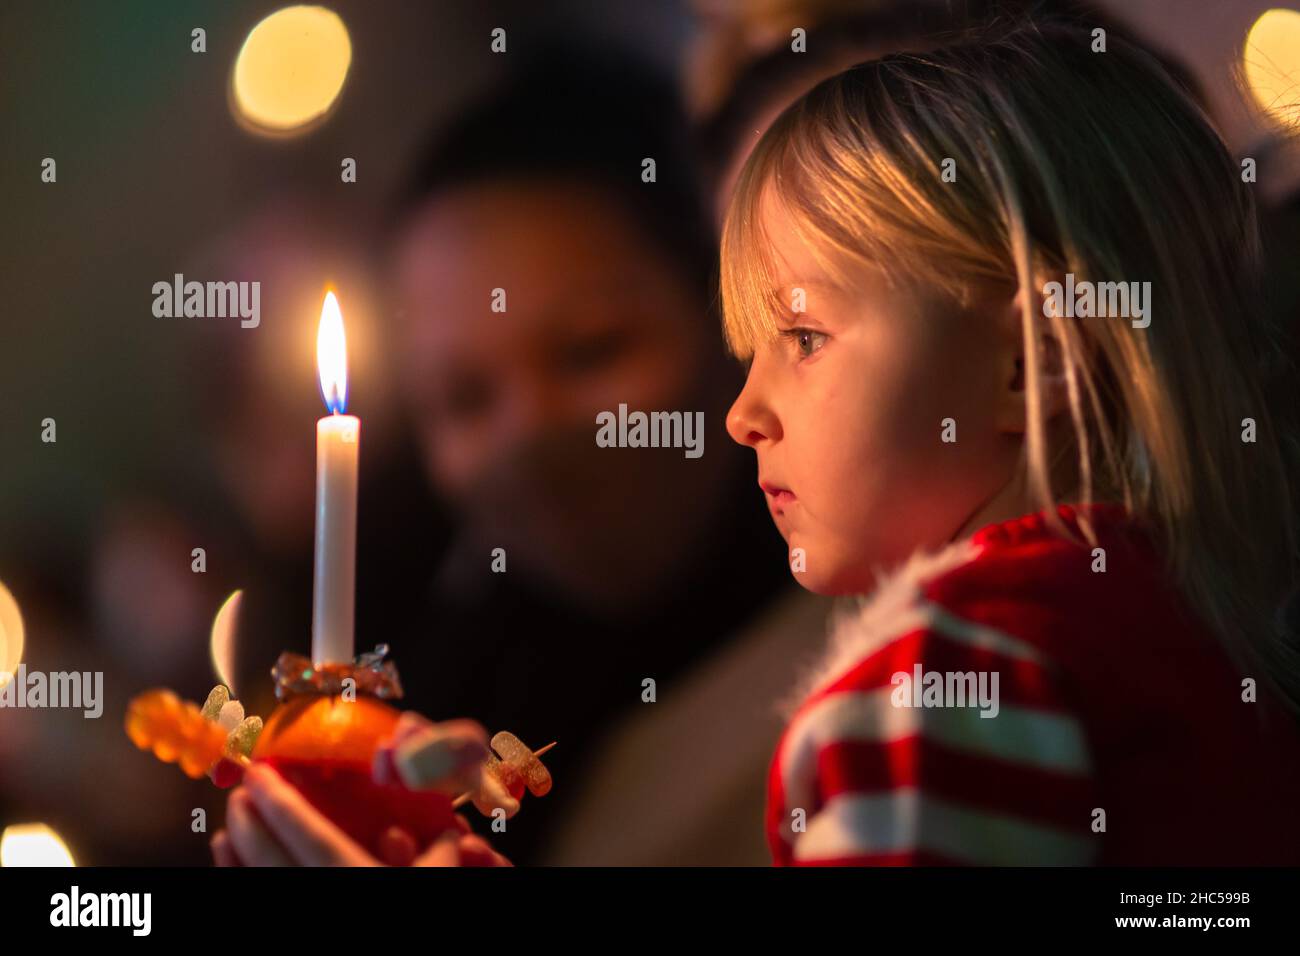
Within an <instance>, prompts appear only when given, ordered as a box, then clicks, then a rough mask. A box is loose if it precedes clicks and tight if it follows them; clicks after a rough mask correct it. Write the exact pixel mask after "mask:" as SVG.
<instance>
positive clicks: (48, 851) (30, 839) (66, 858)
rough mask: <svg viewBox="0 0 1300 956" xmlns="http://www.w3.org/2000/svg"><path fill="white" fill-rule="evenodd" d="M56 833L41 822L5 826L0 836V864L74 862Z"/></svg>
mask: <svg viewBox="0 0 1300 956" xmlns="http://www.w3.org/2000/svg"><path fill="white" fill-rule="evenodd" d="M76 865H77V864H76V863H74V862H73V861H72V853H71V852H70V851H69V850H68V847H67V844H65V843H64V842H63V840H62V838H60V836H59V835H58V834H57V833H55V832H54V831H53V830H51V829H50V828H49V827H47V826H46V825H45V824H44V823H20V824H16V825H14V826H11V827H5V831H4V835H3V836H0V866H76Z"/></svg>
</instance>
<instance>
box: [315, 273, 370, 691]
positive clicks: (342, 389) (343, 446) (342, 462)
mask: <svg viewBox="0 0 1300 956" xmlns="http://www.w3.org/2000/svg"><path fill="white" fill-rule="evenodd" d="M316 363H317V365H318V367H319V369H320V385H321V392H322V393H323V395H324V396H325V405H326V407H327V408H328V409H329V410H330V414H329V415H326V416H325V417H324V418H322V419H321V420H320V421H318V422H317V423H316V576H315V581H314V585H313V601H312V617H311V657H312V661H313V662H314V663H316V664H318V665H319V664H329V663H334V664H343V663H350V662H351V661H352V658H353V641H352V627H353V599H354V591H355V583H356V567H357V462H358V460H359V458H358V453H359V451H360V447H361V446H360V440H361V420H360V419H358V418H356V417H355V416H353V415H344V414H343V410H344V408H345V407H346V405H347V390H348V372H347V346H346V342H345V340H344V336H343V316H342V315H341V314H340V312H339V303H338V300H337V299H336V298H335V297H334V293H333V292H329V293H326V295H325V305H324V307H323V308H322V309H321V314H320V330H319V332H318V333H317V336H316Z"/></svg>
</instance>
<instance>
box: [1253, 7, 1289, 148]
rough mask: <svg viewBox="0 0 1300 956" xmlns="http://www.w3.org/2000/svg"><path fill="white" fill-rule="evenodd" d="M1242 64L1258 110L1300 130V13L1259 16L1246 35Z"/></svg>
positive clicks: (1284, 11)
mask: <svg viewBox="0 0 1300 956" xmlns="http://www.w3.org/2000/svg"><path fill="white" fill-rule="evenodd" d="M1241 65H1242V69H1243V70H1244V72H1245V75H1246V85H1247V86H1248V87H1249V88H1250V93H1251V95H1252V96H1253V97H1254V98H1255V103H1256V104H1257V105H1258V106H1259V108H1260V109H1261V110H1263V111H1264V113H1265V114H1266V115H1268V116H1269V117H1271V118H1272V119H1273V120H1275V121H1277V122H1279V123H1282V124H1283V125H1286V126H1292V127H1300V11H1296V10H1282V9H1273V10H1268V11H1265V12H1264V13H1262V14H1260V16H1259V19H1257V20H1256V21H1255V23H1254V25H1253V26H1252V27H1251V28H1250V32H1249V33H1248V34H1246V43H1245V46H1244V47H1243V49H1242V52H1241Z"/></svg>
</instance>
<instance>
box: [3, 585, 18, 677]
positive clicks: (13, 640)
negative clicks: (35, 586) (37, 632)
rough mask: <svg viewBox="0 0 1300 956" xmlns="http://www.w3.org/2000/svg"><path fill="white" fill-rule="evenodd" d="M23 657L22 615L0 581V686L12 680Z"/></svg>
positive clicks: (16, 603)
mask: <svg viewBox="0 0 1300 956" xmlns="http://www.w3.org/2000/svg"><path fill="white" fill-rule="evenodd" d="M22 659H23V617H22V614H21V613H19V611H18V602H17V601H15V600H14V596H13V595H12V594H10V593H9V589H8V588H7V587H5V586H4V582H2V581H0V687H4V686H5V684H7V683H9V681H11V680H13V675H14V674H16V673H17V672H18V664H19V663H20V662H21V661H22Z"/></svg>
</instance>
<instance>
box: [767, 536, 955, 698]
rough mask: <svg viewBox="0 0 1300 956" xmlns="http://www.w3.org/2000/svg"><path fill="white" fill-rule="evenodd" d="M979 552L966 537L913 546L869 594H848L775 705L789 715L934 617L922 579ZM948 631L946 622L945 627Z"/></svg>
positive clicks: (946, 570) (926, 579) (937, 573)
mask: <svg viewBox="0 0 1300 956" xmlns="http://www.w3.org/2000/svg"><path fill="white" fill-rule="evenodd" d="M979 553H980V549H979V547H978V546H977V545H976V544H975V542H974V540H973V539H971V538H965V539H963V540H961V541H957V542H955V543H953V544H950V545H948V546H947V547H946V548H944V549H943V550H941V551H938V552H934V553H924V552H917V553H916V554H914V555H912V557H910V558H908V559H907V561H906V562H904V563H903V564H902V565H901V566H900V567H899V568H898V569H897V570H895V571H893V572H892V573H891V574H889V575H888V576H887V577H884V578H882V579H881V581H880V584H879V585H877V587H876V589H875V591H873V592H872V593H871V594H870V595H864V596H861V597H856V598H852V599H850V600H851V603H850V604H849V605H848V606H847V607H841V608H839V609H837V611H836V612H835V613H834V614H833V616H832V620H831V626H830V639H829V641H828V642H827V647H826V650H825V652H824V653H823V654H822V656H821V658H820V659H819V660H817V661H816V662H815V663H814V664H813V665H812V666H811V667H810V668H807V669H806V671H805V673H804V675H803V677H802V678H801V679H800V680H799V682H798V684H797V685H796V686H795V688H794V689H793V690H792V691H791V693H790V694H789V695H788V696H787V697H786V698H784V699H783V700H782V701H781V702H780V704H779V705H778V706H779V708H780V711H781V713H782V715H783V716H784V717H785V718H786V719H787V720H788V719H789V718H790V717H791V716H792V715H793V713H794V711H795V710H796V709H797V708H798V707H799V705H800V704H802V703H803V702H804V701H805V700H807V699H808V697H809V696H810V695H812V694H813V693H815V692H816V691H818V690H819V689H821V688H822V687H824V686H826V685H827V684H829V683H831V682H832V681H834V680H835V679H836V678H837V677H839V676H840V675H841V674H843V673H844V672H845V671H847V670H848V669H849V668H850V667H852V666H853V665H854V664H856V663H857V662H858V661H860V660H862V658H864V657H866V656H867V655H868V654H870V653H871V652H872V651H874V650H877V649H879V648H881V647H883V646H884V645H885V644H887V643H888V642H890V641H891V640H893V639H894V638H896V637H898V636H899V635H900V634H904V633H907V632H908V631H911V630H915V629H916V628H917V627H920V626H922V625H923V624H927V623H930V621H931V620H932V619H933V611H934V608H932V607H930V606H927V605H926V604H925V603H924V602H923V601H922V600H921V589H922V588H923V587H925V585H926V584H927V583H928V582H930V581H932V580H934V579H935V578H937V577H940V576H942V575H944V574H947V573H948V572H949V571H952V570H953V569H955V568H959V567H961V566H962V565H963V564H967V563H969V562H970V561H973V560H974V559H975V558H976V557H977V556H978V555H979ZM945 631H947V628H945Z"/></svg>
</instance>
